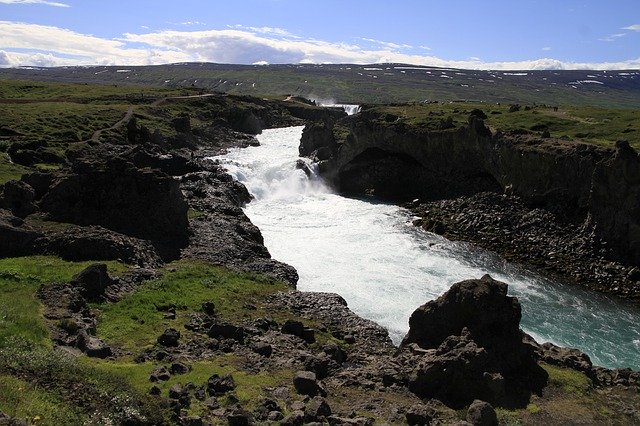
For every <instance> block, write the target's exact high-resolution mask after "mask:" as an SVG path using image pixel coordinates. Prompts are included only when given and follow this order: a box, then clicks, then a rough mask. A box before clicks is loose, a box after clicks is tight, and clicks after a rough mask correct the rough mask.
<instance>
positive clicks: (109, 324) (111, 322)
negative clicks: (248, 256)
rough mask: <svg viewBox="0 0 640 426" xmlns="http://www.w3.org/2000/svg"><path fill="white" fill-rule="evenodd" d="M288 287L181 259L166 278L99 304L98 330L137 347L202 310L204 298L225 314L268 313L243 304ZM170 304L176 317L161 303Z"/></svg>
mask: <svg viewBox="0 0 640 426" xmlns="http://www.w3.org/2000/svg"><path fill="white" fill-rule="evenodd" d="M286 288H287V287H286V285H285V284H284V283H281V282H276V281H273V280H270V279H268V278H265V277H261V276H256V275H251V274H238V273H233V272H230V271H229V270H227V269H224V268H221V267H217V266H212V265H209V264H207V263H205V262H201V261H189V260H183V261H178V262H175V263H173V264H171V265H169V266H168V267H167V269H166V273H165V274H164V275H163V277H162V278H160V279H158V280H155V281H150V282H147V283H144V284H143V285H142V286H141V287H140V288H139V290H138V291H137V292H136V293H134V294H132V295H130V296H128V297H126V298H125V299H123V300H121V301H120V302H118V303H114V304H108V305H102V306H100V308H101V310H102V313H101V315H100V322H99V324H98V336H99V337H101V338H103V339H106V340H107V341H110V342H113V343H115V344H117V345H120V346H122V347H123V348H126V349H128V350H133V349H139V348H140V347H144V346H147V345H151V344H153V343H155V339H156V337H157V336H158V335H159V334H161V333H162V331H163V330H164V329H165V328H166V327H168V326H171V327H174V328H181V327H182V326H184V324H185V323H186V322H187V321H188V319H189V312H191V311H198V310H200V307H201V306H202V303H203V302H205V301H209V300H211V301H213V302H214V303H215V305H216V311H217V312H218V313H219V315H220V316H222V317H223V318H228V319H230V320H238V319H241V318H243V317H244V318H247V317H249V316H250V315H254V316H258V315H264V312H263V311H261V310H260V309H259V307H258V309H256V310H253V311H252V310H247V309H245V308H244V307H243V306H244V305H245V304H247V303H256V304H259V301H260V299H261V298H262V297H263V296H265V295H267V294H270V293H273V292H276V291H281V290H285V289H286ZM166 306H175V308H176V310H177V318H176V319H175V320H171V321H170V322H169V321H167V320H165V319H164V316H163V312H161V309H162V307H166ZM159 309H160V310H159ZM184 333H186V331H184Z"/></svg>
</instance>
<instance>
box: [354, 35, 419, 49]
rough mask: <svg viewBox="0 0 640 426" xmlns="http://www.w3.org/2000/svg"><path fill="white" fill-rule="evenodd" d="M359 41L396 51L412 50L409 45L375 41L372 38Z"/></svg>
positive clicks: (362, 38)
mask: <svg viewBox="0 0 640 426" xmlns="http://www.w3.org/2000/svg"><path fill="white" fill-rule="evenodd" d="M360 40H364V41H368V42H369V43H373V44H377V45H378V46H382V47H386V48H387V49H395V50H398V49H412V48H413V46H411V45H409V44H399V43H393V42H391V41H382V40H376V39H373V38H364V37H361V38H360Z"/></svg>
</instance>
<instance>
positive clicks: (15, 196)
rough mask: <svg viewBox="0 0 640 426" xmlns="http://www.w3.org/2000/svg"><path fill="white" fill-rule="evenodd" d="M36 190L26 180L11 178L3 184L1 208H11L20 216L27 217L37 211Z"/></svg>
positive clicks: (0, 200)
mask: <svg viewBox="0 0 640 426" xmlns="http://www.w3.org/2000/svg"><path fill="white" fill-rule="evenodd" d="M34 198H35V191H34V189H33V188H32V187H31V186H30V185H28V184H27V183H26V182H23V181H18V180H10V181H9V182H7V183H5V184H4V185H3V190H2V194H1V195H0V208H5V209H9V210H11V212H12V213H13V214H14V215H16V216H18V217H25V216H27V215H28V214H31V213H33V212H34V211H36V206H35V205H34Z"/></svg>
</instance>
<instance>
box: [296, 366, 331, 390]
mask: <svg viewBox="0 0 640 426" xmlns="http://www.w3.org/2000/svg"><path fill="white" fill-rule="evenodd" d="M293 386H294V387H295V388H296V391H297V392H298V393H299V394H302V395H308V396H316V395H324V394H325V392H324V390H323V389H322V387H320V385H319V384H318V381H317V379H316V374H315V373H312V372H311V371H298V372H297V373H296V376H295V377H294V378H293Z"/></svg>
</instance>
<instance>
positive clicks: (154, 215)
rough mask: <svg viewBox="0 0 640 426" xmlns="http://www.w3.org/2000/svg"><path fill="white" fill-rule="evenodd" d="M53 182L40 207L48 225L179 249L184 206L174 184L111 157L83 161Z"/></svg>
mask: <svg viewBox="0 0 640 426" xmlns="http://www.w3.org/2000/svg"><path fill="white" fill-rule="evenodd" d="M73 171H74V173H72V174H68V175H62V176H59V177H57V178H56V179H55V180H54V182H53V184H52V186H51V188H49V191H48V192H47V193H46V194H45V195H44V197H43V198H42V200H41V202H40V208H41V210H42V211H43V212H45V213H47V214H48V215H49V217H50V218H51V219H52V220H56V221H60V222H69V223H74V224H78V225H100V226H103V227H105V228H107V229H111V230H114V231H116V232H121V233H124V234H127V235H130V236H134V237H138V238H143V239H147V240H152V241H161V242H173V243H175V244H176V245H181V244H184V243H185V242H186V240H187V238H188V219H187V209H188V207H187V204H186V202H185V200H184V197H183V196H182V193H181V192H180V187H179V183H178V181H176V180H174V179H173V178H171V177H169V176H167V175H166V174H164V173H162V172H160V171H159V170H153V169H139V168H137V167H136V166H135V165H134V164H132V163H130V162H128V161H126V160H124V159H122V158H119V157H113V158H109V159H107V160H103V161H100V159H98V158H85V159H81V160H78V161H77V162H76V163H74V169H73Z"/></svg>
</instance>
